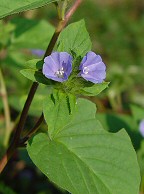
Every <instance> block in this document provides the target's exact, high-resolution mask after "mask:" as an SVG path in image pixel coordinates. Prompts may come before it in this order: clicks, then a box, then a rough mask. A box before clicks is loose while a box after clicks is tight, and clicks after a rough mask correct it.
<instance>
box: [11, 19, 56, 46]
mask: <svg viewBox="0 0 144 194" xmlns="http://www.w3.org/2000/svg"><path fill="white" fill-rule="evenodd" d="M11 23H12V24H13V25H15V31H14V32H13V34H12V47H14V48H27V49H43V50H46V48H47V45H48V44H49V42H50V40H51V37H52V35H53V33H54V30H55V29H54V27H53V26H52V25H51V24H49V23H48V22H47V21H45V20H40V21H39V20H30V19H26V18H14V19H13V20H12V21H11Z"/></svg>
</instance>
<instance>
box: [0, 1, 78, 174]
mask: <svg viewBox="0 0 144 194" xmlns="http://www.w3.org/2000/svg"><path fill="white" fill-rule="evenodd" d="M81 3H82V0H75V3H74V4H73V6H72V7H71V9H70V10H69V11H68V12H67V14H66V17H65V19H64V20H61V21H59V23H58V26H57V28H56V30H55V33H54V35H53V36H52V39H51V41H50V43H49V45H48V48H47V50H46V52H45V55H44V57H46V56H48V55H50V54H51V52H52V51H53V48H54V46H55V44H56V41H57V39H58V36H59V34H60V32H61V31H62V30H63V28H64V27H65V26H66V24H67V23H68V21H69V19H70V18H71V16H72V15H73V13H74V12H75V11H76V10H77V8H78V7H79V6H80V4H81ZM37 88H38V83H37V82H34V83H33V84H32V87H31V89H30V91H29V94H28V97H27V100H26V102H25V105H24V107H23V110H22V113H21V116H20V120H19V122H18V125H17V128H16V132H15V135H14V138H13V141H12V143H11V144H10V146H9V148H8V150H7V152H6V153H5V155H4V156H3V158H2V159H1V161H0V173H1V172H2V171H3V169H4V168H5V166H6V164H7V162H8V161H9V159H10V158H11V157H12V156H13V154H14V152H15V150H16V149H17V147H19V145H20V144H21V142H20V136H21V132H22V130H23V128H24V124H25V121H26V118H27V115H28V111H29V108H30V105H31V102H32V100H33V97H34V95H35V92H36V90H37ZM42 121H43V114H42V115H41V117H40V118H39V119H38V121H37V123H36V125H35V126H34V128H33V129H32V130H31V131H30V132H29V133H28V136H27V137H26V138H24V140H25V141H26V140H27V139H28V138H29V136H31V134H33V132H35V131H36V130H37V129H38V127H39V126H40V124H41V123H42ZM22 143H24V142H22Z"/></svg>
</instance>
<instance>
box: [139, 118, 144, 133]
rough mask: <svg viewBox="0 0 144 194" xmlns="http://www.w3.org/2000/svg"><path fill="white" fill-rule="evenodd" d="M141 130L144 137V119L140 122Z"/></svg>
mask: <svg viewBox="0 0 144 194" xmlns="http://www.w3.org/2000/svg"><path fill="white" fill-rule="evenodd" d="M139 131H140V133H141V135H142V136H143V137H144V119H143V120H141V122H140V124H139Z"/></svg>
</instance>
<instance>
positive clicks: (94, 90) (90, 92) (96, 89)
mask: <svg viewBox="0 0 144 194" xmlns="http://www.w3.org/2000/svg"><path fill="white" fill-rule="evenodd" d="M108 85H109V82H104V83H101V84H93V85H92V86H89V87H84V88H82V89H81V94H83V95H85V96H96V95H98V94H99V93H101V92H102V91H103V90H104V89H106V88H107V87H108Z"/></svg>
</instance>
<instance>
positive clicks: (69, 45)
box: [57, 20, 92, 56]
mask: <svg viewBox="0 0 144 194" xmlns="http://www.w3.org/2000/svg"><path fill="white" fill-rule="evenodd" d="M65 37H66V38H65ZM91 45H92V44H91V40H90V37H89V34H88V32H87V30H86V27H85V22H84V20H81V21H79V22H75V23H73V24H70V25H69V26H68V27H66V28H65V29H64V30H63V31H62V32H61V34H60V36H59V39H58V45H57V51H65V52H68V53H71V54H74V53H75V54H76V56H84V55H85V54H86V53H87V52H88V51H90V50H91Z"/></svg>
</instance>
